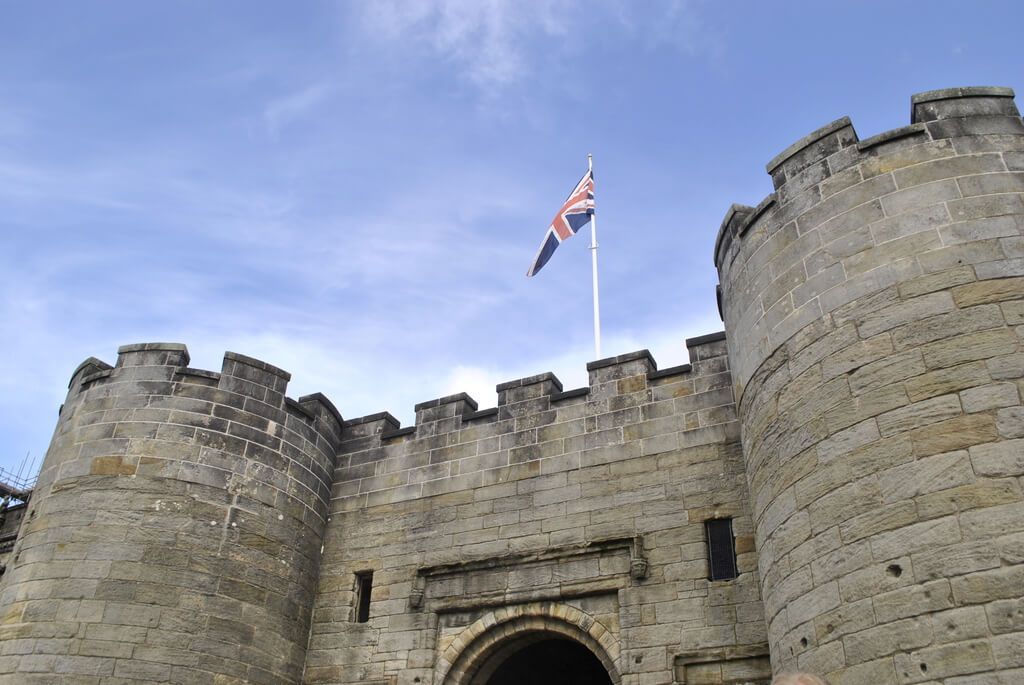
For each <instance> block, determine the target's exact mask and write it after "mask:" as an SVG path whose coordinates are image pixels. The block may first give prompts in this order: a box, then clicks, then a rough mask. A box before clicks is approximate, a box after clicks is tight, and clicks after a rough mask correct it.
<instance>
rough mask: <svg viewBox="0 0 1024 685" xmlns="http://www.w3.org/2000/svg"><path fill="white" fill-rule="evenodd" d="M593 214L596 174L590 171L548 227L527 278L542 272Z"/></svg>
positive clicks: (584, 175) (570, 194)
mask: <svg viewBox="0 0 1024 685" xmlns="http://www.w3.org/2000/svg"><path fill="white" fill-rule="evenodd" d="M593 214H594V172H593V171H591V170H588V171H587V173H585V174H583V178H581V179H580V182H579V183H577V184H576V187H575V188H573V190H572V192H571V193H569V197H568V198H567V199H566V201H565V204H563V205H562V208H561V209H559V210H558V214H556V215H555V218H554V219H553V220H552V221H551V225H550V226H548V231H547V233H545V234H544V240H543V242H541V244H540V249H539V250H538V251H537V256H536V257H535V258H534V260H533V264H531V265H530V270H529V271H527V272H526V275H527V277H529V276H533V275H534V274H535V273H537V272H538V271H540V270H541V267H543V266H544V265H545V264H547V263H548V260H549V259H551V255H553V254H554V253H555V248H557V247H558V246H559V245H561V244H562V242H563V241H565V240H568V239H569V238H571V237H573V236H574V235H576V233H577V232H578V231H579V230H580V229H581V228H583V227H584V226H586V225H587V224H588V223H589V222H590V219H591V217H592V216H593Z"/></svg>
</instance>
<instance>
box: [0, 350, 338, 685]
mask: <svg viewBox="0 0 1024 685" xmlns="http://www.w3.org/2000/svg"><path fill="white" fill-rule="evenodd" d="M188 361H189V357H188V351H187V350H186V349H185V347H184V346H183V345H177V344H168V343H151V344H143V345H129V346H126V347H122V348H121V349H120V350H119V354H118V359H117V365H116V366H115V367H113V368H111V367H110V366H109V365H107V364H104V363H103V362H101V361H99V360H96V359H89V360H87V361H86V362H84V363H83V364H82V365H81V366H79V368H78V369H77V370H76V371H75V373H74V374H73V376H72V378H71V384H70V391H69V393H68V398H67V401H66V403H65V404H64V406H63V407H62V408H61V412H60V418H59V422H58V425H57V430H56V433H55V435H54V438H53V441H52V443H51V446H50V449H49V452H48V453H47V455H46V458H45V460H44V462H43V466H42V471H41V473H40V476H39V481H38V485H37V486H36V489H35V492H34V494H33V497H32V500H31V502H30V504H29V511H28V513H27V515H26V521H25V523H24V525H23V528H22V532H21V537H20V539H19V542H18V544H17V546H16V548H15V549H14V551H13V553H12V555H11V560H10V564H9V568H8V571H7V573H6V575H5V577H4V585H3V590H2V593H0V612H2V613H0V619H2V620H0V636H2V639H3V643H4V646H5V649H4V652H3V653H4V656H2V657H0V680H2V681H3V682H19V683H28V682H37V681H36V680H33V678H34V677H35V678H38V679H39V680H38V682H48V683H49V682H57V681H56V680H54V678H59V677H63V678H64V679H66V680H67V682H86V677H87V676H90V677H92V678H93V679H94V680H95V682H100V681H104V682H105V681H106V679H107V678H108V677H109V678H110V679H111V682H113V681H114V680H116V681H117V682H119V683H121V682H123V683H130V682H170V683H242V682H245V683H298V682H299V681H300V679H301V674H302V666H303V661H304V656H305V648H306V640H307V635H308V633H309V623H310V612H311V607H312V595H313V592H314V587H315V582H316V578H317V568H318V565H319V560H320V550H321V545H322V537H323V531H324V526H325V522H326V511H327V501H328V499H329V492H330V482H331V472H332V469H333V466H334V455H335V453H336V447H337V441H338V437H339V435H340V432H341V417H340V416H338V413H337V411H336V410H335V409H334V407H333V406H332V405H331V403H330V402H329V401H328V400H326V399H325V398H324V397H322V396H320V395H313V396H309V397H304V398H302V399H300V400H299V401H294V400H291V399H289V398H286V397H285V387H286V385H287V383H288V379H289V375H288V374H287V373H286V372H284V371H282V370H280V369H277V368H274V367H273V366H270V365H269V364H265V363H263V362H260V361H257V360H255V359H250V358H248V357H244V356H242V355H238V354H233V353H230V352H229V353H227V354H226V355H225V357H224V364H223V368H222V370H221V372H220V373H212V372H209V371H200V370H197V369H191V368H188V366H187V365H188ZM5 673H6V674H16V675H8V676H7V678H13V680H6V679H4V678H5V676H4V675H3V674H5ZM58 674H59V675H58ZM94 680H88V682H94ZM60 682H64V680H61V681H60Z"/></svg>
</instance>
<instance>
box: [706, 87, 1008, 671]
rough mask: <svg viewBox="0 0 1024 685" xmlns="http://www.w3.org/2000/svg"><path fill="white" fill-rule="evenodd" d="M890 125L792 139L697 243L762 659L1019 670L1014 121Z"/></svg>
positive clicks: (959, 104)
mask: <svg viewBox="0 0 1024 685" xmlns="http://www.w3.org/2000/svg"><path fill="white" fill-rule="evenodd" d="M911 120H912V123H911V124H910V125H909V126H906V127H904V128H900V129H896V130H894V131H889V132H887V133H883V134H881V135H878V136H875V137H873V138H870V139H867V140H863V141H860V140H858V137H857V134H856V133H855V132H854V129H853V126H852V125H851V123H850V121H849V119H846V118H843V119H840V120H838V121H836V122H833V123H831V124H829V125H828V126H825V127H824V128H822V129H819V130H818V131H815V132H814V133H812V134H811V135H809V136H807V137H806V138H804V139H803V140H800V141H799V142H797V143H796V144H794V145H792V146H791V147H789V148H788V149H787V150H785V151H784V152H783V153H781V154H780V155H779V156H778V157H776V158H775V159H774V160H772V161H771V162H770V163H769V165H768V171H769V173H770V174H771V177H772V180H773V183H774V186H775V192H774V193H773V194H772V195H770V196H769V197H768V198H767V199H766V200H765V201H764V202H762V203H761V204H760V205H758V206H757V207H756V208H752V207H742V206H733V207H732V208H731V209H730V211H729V213H728V214H727V216H726V218H725V221H724V222H723V226H722V230H721V232H720V234H719V238H718V241H717V244H716V248H715V263H716V265H717V267H718V271H719V275H720V278H721V300H720V304H721V307H722V312H723V317H724V319H725V326H726V331H727V336H728V347H729V358H730V360H731V363H732V365H733V373H734V381H735V384H736V395H737V400H738V403H739V412H740V418H741V422H742V433H743V446H744V451H745V458H746V461H747V467H748V478H749V483H750V487H751V496H752V497H753V499H754V515H755V520H756V541H757V548H758V554H759V559H760V574H761V584H762V590H763V596H764V602H765V611H766V614H767V620H768V625H769V641H770V647H771V653H772V662H773V667H774V669H775V670H776V671H779V670H783V669H790V668H796V667H800V668H804V669H808V670H813V671H817V672H819V673H824V674H829V675H830V677H831V679H832V682H834V683H917V682H925V681H927V682H929V683H952V682H967V681H966V680H961V679H958V678H957V677H958V676H961V675H966V674H970V673H992V672H999V673H1004V672H1007V673H1009V672H1013V673H1016V674H1017V676H1018V677H1024V676H1021V674H1022V673H1024V671H1020V670H1014V669H1020V668H1021V667H1022V666H1024V656H1022V655H1024V604H1022V603H1021V601H1020V599H1019V597H1020V594H1021V588H1022V587H1024V503H1022V495H1021V476H1024V457H1022V455H1024V439H1022V438H1024V409H1022V407H1021V396H1022V392H1024V347H1022V339H1024V125H1022V122H1021V117H1020V114H1019V112H1018V110H1017V108H1016V106H1015V105H1014V101H1013V92H1012V91H1011V90H1009V89H1007V88H957V89H950V90H942V91H934V92H929V93H922V94H920V95H916V96H914V98H913V100H912V117H911ZM1004 677H1011V676H1009V675H1006V676H1004ZM1011 680H1012V677H1011ZM1011 680H1007V681H1006V682H1011ZM971 682H975V681H973V680H972V681H971ZM978 682H980V681H978ZM985 682H990V681H989V680H986V681H985ZM991 682H995V680H992V681H991ZM999 682H1003V680H1000V681H999ZM1013 682H1016V681H1015V680H1013Z"/></svg>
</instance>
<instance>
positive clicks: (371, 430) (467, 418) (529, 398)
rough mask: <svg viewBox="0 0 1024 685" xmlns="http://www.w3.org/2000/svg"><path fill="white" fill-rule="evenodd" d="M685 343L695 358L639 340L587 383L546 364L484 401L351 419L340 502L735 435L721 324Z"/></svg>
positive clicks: (404, 496) (599, 365)
mask: <svg viewBox="0 0 1024 685" xmlns="http://www.w3.org/2000/svg"><path fill="white" fill-rule="evenodd" d="M686 344H687V348H688V349H689V353H690V360H691V363H690V364H684V365H681V366H676V367H672V368H666V369H658V365H657V363H656V362H655V360H654V358H653V357H652V356H651V353H650V352H649V351H648V350H639V351H636V352H631V353H628V354H623V355H618V356H615V357H609V358H606V359H600V360H597V361H593V362H590V363H589V364H587V371H588V375H589V383H588V384H587V386H585V387H582V388H575V389H570V390H565V389H564V388H563V386H562V383H561V382H560V381H559V380H558V378H557V377H556V376H555V374H553V373H550V372H547V373H541V374H537V375H533V376H528V377H525V378H518V379H515V380H511V381H507V382H504V383H500V384H498V385H497V388H496V389H497V392H498V404H497V406H495V407H492V408H488V409H479V408H478V406H477V403H476V401H475V400H474V399H473V398H472V397H470V396H469V395H467V394H465V393H459V394H455V395H449V396H446V397H441V398H438V399H434V400H429V401H426V402H421V403H419V404H417V405H416V421H415V423H414V425H411V426H408V427H405V428H402V427H401V426H400V424H399V423H398V421H397V420H396V419H395V418H394V417H393V416H392V415H391V414H389V413H387V412H381V413H377V414H372V415H370V416H366V417H362V418H358V419H352V420H349V421H346V422H345V431H344V435H343V442H342V448H341V450H340V453H339V458H338V470H337V472H336V473H335V489H334V495H333V497H334V500H333V502H332V511H335V512H337V511H347V510H351V509H357V508H360V507H364V506H374V505H378V504H389V503H394V502H398V501H405V500H412V499H417V498H420V497H427V496H431V495H435V494H444V493H447V492H455V491H458V490H465V489H472V488H476V487H483V486H488V485H494V484H498V483H504V482H509V481H516V480H519V479H522V478H529V477H532V476H536V475H541V474H545V473H558V472H563V471H566V470H568V469H573V468H580V467H581V466H586V465H593V464H595V463H608V462H610V461H614V460H618V459H628V458H630V456H639V455H642V454H652V453H655V454H656V453H658V452H659V451H670V450H675V449H678V448H679V447H680V445H682V446H684V447H689V446H698V445H701V444H710V443H719V442H727V441H729V440H735V439H738V429H737V428H736V424H735V412H734V411H733V398H732V389H731V376H730V373H729V364H728V358H727V356H726V343H725V334H724V333H715V334H712V335H707V336H701V337H698V338H690V339H689V340H687V341H686Z"/></svg>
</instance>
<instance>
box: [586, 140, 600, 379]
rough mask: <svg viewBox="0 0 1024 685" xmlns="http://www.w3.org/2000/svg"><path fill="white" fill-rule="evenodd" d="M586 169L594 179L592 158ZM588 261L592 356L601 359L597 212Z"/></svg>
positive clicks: (592, 215) (591, 231) (592, 219)
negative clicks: (591, 281) (591, 293)
mask: <svg viewBox="0 0 1024 685" xmlns="http://www.w3.org/2000/svg"><path fill="white" fill-rule="evenodd" d="M587 169H588V170H589V171H590V177H591V179H593V177H594V156H593V155H590V154H588V155H587ZM590 261H591V265H592V267H593V274H594V354H595V355H596V356H595V357H594V358H595V359H600V358H601V305H600V301H599V297H598V291H597V211H595V212H594V213H593V214H591V215H590Z"/></svg>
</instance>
